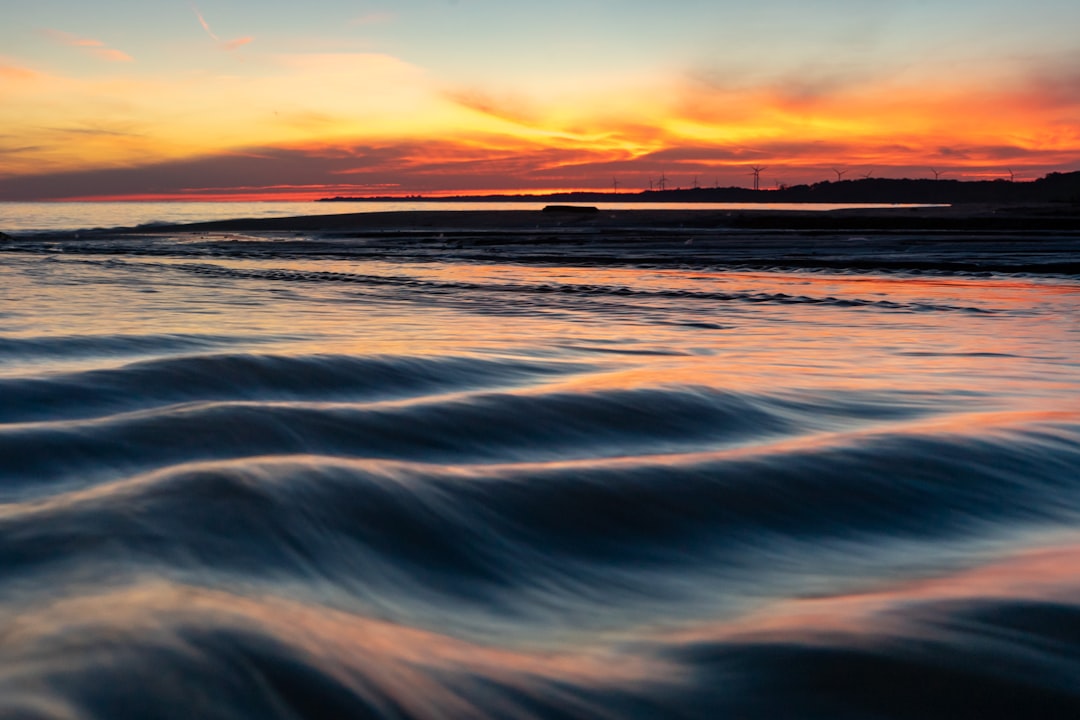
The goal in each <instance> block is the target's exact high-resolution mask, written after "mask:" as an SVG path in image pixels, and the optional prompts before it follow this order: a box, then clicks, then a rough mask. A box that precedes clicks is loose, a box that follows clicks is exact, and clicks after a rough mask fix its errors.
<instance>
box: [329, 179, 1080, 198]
mask: <svg viewBox="0 0 1080 720" xmlns="http://www.w3.org/2000/svg"><path fill="white" fill-rule="evenodd" d="M401 201H406V202H419V203H425V202H458V203H470V202H505V203H513V202H532V203H535V202H552V203H568V202H570V203H576V202H584V203H626V202H629V203H659V202H671V203H751V204H754V203H760V204H770V203H796V204H809V203H830V204H842V203H852V204H858V203H874V204H887V203H897V204H901V205H911V204H923V205H925V204H955V203H998V204H1006V203H1043V202H1065V203H1076V202H1080V172H1070V173H1050V174H1049V175H1046V176H1045V177H1041V178H1038V179H1037V180H1033V181H1029V182H1013V181H1011V180H1004V179H1000V178H999V179H996V180H953V179H944V180H941V179H936V180H927V179H911V178H864V179H861V180H840V181H838V182H831V181H825V182H820V183H814V184H812V185H791V186H782V187H778V188H775V189H768V190H764V189H763V190H752V189H749V188H743V187H723V188H722V187H711V188H710V187H693V188H676V189H672V190H668V189H664V190H642V191H639V192H621V193H619V192H607V191H587V190H584V191H583V190H578V191H573V192H556V193H546V194H536V195H522V194H505V193H493V194H486V195H453V196H446V197H427V196H424V195H407V196H396V197H391V196H371V197H365V196H359V197H347V196H339V197H328V198H321V199H320V200H318V201H317V202H401Z"/></svg>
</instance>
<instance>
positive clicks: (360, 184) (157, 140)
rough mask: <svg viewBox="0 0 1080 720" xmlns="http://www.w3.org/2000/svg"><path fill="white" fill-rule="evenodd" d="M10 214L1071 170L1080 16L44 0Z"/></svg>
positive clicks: (22, 21) (3, 79) (6, 167)
mask: <svg viewBox="0 0 1080 720" xmlns="http://www.w3.org/2000/svg"><path fill="white" fill-rule="evenodd" d="M2 17H3V22H2V23H0V200H40V199H70V198H148V199H149V198H171V197H176V198H192V199H194V198H215V199H216V198H236V199H251V198H261V197H267V198H271V197H278V198H282V199H291V198H297V199H299V198H313V197H321V196H326V195H338V194H354V195H367V194H380V195H382V194H387V195H391V194H393V195H400V194H427V195H433V194H439V193H447V192H483V191H523V192H537V191H547V190H560V189H594V188H595V189H610V188H611V187H612V185H613V180H617V181H618V183H619V187H620V190H624V191H636V190H640V189H644V188H647V187H648V186H649V182H650V180H653V181H655V180H656V179H658V178H659V177H660V175H661V173H663V174H664V176H665V177H666V178H667V185H668V187H669V188H673V187H678V186H682V187H690V186H692V185H693V184H694V183H695V182H697V183H698V184H700V185H702V186H713V185H721V186H730V185H740V186H746V185H749V184H750V183H751V179H750V177H749V168H750V166H753V165H758V166H764V167H765V168H766V169H765V170H764V171H763V172H762V186H763V187H773V186H775V185H776V184H777V183H781V182H782V183H787V184H794V183H800V182H816V181H820V180H826V179H830V178H831V179H835V178H836V175H835V174H834V172H833V168H836V169H840V170H846V171H847V172H848V174H847V176H846V177H847V178H848V179H853V178H857V177H861V176H864V175H867V174H872V175H873V176H875V177H930V176H932V175H931V170H930V168H934V169H937V170H938V171H942V172H944V173H946V174H945V175H944V176H943V177H949V178H955V179H978V178H1002V177H1008V173H1009V171H1010V170H1011V171H1012V172H1013V173H1014V174H1015V176H1016V178H1017V179H1033V178H1035V177H1039V176H1041V175H1044V174H1046V173H1047V172H1050V171H1071V170H1077V169H1080V32H1078V31H1077V28H1080V3H1078V2H1076V0H1024V1H1023V2H1021V1H1019V0H978V1H977V2H976V1H975V0H970V1H969V0H943V1H942V2H929V1H926V0H894V1H893V2H884V1H882V2H878V1H877V0H816V1H815V2H812V3H810V2H805V0H761V1H760V2H757V3H753V4H751V3H746V2H725V1H723V0H671V1H669V2H659V1H657V0H653V1H652V2H645V1H642V0H574V1H570V0H547V1H546V2H543V3H524V2H515V1H513V0H397V1H395V2H390V1H388V0H387V1H381V2H380V1H367V2H365V1H355V0H354V1H346V0H315V1H313V2H292V1H287V0H201V2H199V3H198V4H192V3H190V2H186V1H185V0H110V1H107V2H87V1H86V0H35V2H20V3H16V2H5V3H4V8H3V16H2Z"/></svg>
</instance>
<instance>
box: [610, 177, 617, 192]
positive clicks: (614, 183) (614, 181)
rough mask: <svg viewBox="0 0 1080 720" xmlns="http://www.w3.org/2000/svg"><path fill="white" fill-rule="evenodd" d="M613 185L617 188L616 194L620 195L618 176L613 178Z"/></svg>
mask: <svg viewBox="0 0 1080 720" xmlns="http://www.w3.org/2000/svg"><path fill="white" fill-rule="evenodd" d="M611 187H612V188H614V189H615V194H616V195H618V194H619V179H618V178H614V177H613V178H611Z"/></svg>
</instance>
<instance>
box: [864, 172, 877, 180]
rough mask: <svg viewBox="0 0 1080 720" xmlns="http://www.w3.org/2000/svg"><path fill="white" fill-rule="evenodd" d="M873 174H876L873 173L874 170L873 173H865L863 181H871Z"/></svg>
mask: <svg viewBox="0 0 1080 720" xmlns="http://www.w3.org/2000/svg"><path fill="white" fill-rule="evenodd" d="M873 174H874V171H873V170H871V171H870V172H868V173H863V174H862V176H861V177H862V179H863V180H869V179H870V177H871V176H872V175H873Z"/></svg>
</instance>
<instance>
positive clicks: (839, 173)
mask: <svg viewBox="0 0 1080 720" xmlns="http://www.w3.org/2000/svg"><path fill="white" fill-rule="evenodd" d="M833 172H834V173H836V182H840V180H841V179H842V178H843V177H844V176H845V175H847V174H848V172H850V171H849V170H837V169H836V168H833Z"/></svg>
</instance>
